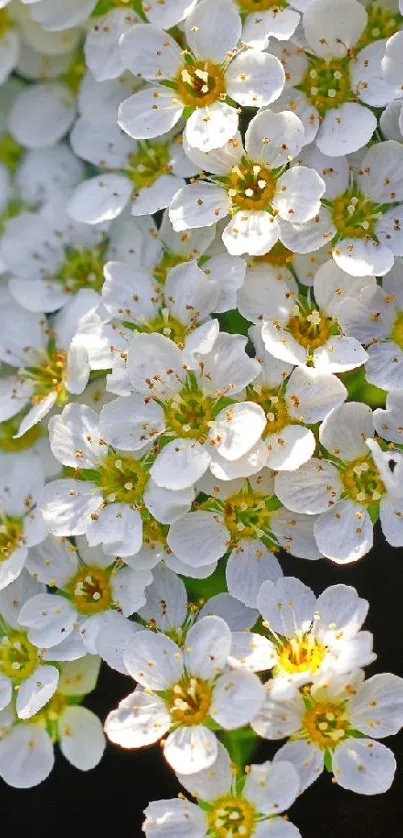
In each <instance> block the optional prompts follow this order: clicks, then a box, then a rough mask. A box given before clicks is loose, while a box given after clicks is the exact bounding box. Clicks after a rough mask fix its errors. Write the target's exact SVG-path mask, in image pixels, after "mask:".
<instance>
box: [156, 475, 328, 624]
mask: <svg viewBox="0 0 403 838" xmlns="http://www.w3.org/2000/svg"><path fill="white" fill-rule="evenodd" d="M197 488H198V489H199V491H201V492H202V493H203V495H204V496H205V497H204V498H203V499H202V500H200V501H198V502H197V508H196V509H195V510H194V511H191V512H188V513H187V514H186V515H183V516H182V517H181V518H179V519H178V520H177V521H176V522H174V523H173V524H171V527H170V529H169V533H168V536H167V543H168V545H169V546H170V547H171V549H172V550H173V552H174V553H175V555H176V556H177V557H178V558H179V559H180V560H181V561H187V562H188V564H192V565H195V566H201V567H203V566H204V565H207V566H208V565H209V564H210V563H211V562H214V564H215V563H216V562H217V561H218V559H219V558H220V557H221V556H223V555H224V554H228V561H227V563H226V571H225V574H226V582H227V587H228V591H229V593H230V594H231V595H232V596H233V597H235V598H236V599H239V600H240V601H241V602H243V603H244V604H245V605H247V606H249V607H252V608H256V601H257V596H258V593H259V590H260V588H261V586H262V584H263V582H265V581H266V580H267V579H270V580H272V581H276V580H277V579H278V578H279V577H280V576H282V571H281V568H280V565H279V563H278V561H277V559H276V558H275V556H274V555H273V554H275V553H276V552H277V551H278V550H279V549H280V547H282V548H283V549H285V550H286V551H287V552H290V553H292V554H294V555H297V556H299V557H303V558H306V559H317V558H319V553H318V550H317V548H316V544H315V539H314V537H313V521H311V520H310V519H309V516H307V515H298V516H294V515H291V516H290V514H289V512H288V510H287V509H285V508H284V507H283V506H282V505H281V503H279V501H278V500H277V498H276V497H275V495H274V481H273V474H272V472H270V470H269V469H264V470H263V471H261V472H259V473H258V474H255V475H254V476H252V477H249V479H248V480H244V479H242V478H239V479H237V480H230V481H226V482H223V481H220V480H217V479H213V478H212V477H211V476H210V477H208V476H206V478H204V479H203V480H202V481H201V482H200V483H199V484H198V487H197Z"/></svg>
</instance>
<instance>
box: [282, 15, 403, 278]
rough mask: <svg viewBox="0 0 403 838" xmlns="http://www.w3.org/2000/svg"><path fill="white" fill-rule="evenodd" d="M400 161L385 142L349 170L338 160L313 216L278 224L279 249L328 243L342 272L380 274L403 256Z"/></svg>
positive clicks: (310, 157)
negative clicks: (316, 211) (299, 220)
mask: <svg viewBox="0 0 403 838" xmlns="http://www.w3.org/2000/svg"><path fill="white" fill-rule="evenodd" d="M351 1H352V0H348V2H351ZM320 2H322V0H320ZM304 157H305V160H306V162H307V164H308V165H311V166H313V167H314V168H317V169H318V171H319V172H321V174H323V173H324V170H325V169H326V168H327V169H328V170H329V169H330V171H332V170H333V165H332V163H333V159H334V158H333V159H332V158H326V157H325V156H324V155H321V154H318V153H316V154H312V153H310V151H309V150H308V152H307V153H306V154H304ZM336 159H337V158H336ZM402 160H403V147H402V145H401V144H400V143H398V142H396V141H395V140H386V141H385V142H381V143H376V144H374V145H372V146H371V147H370V148H369V149H368V151H366V152H365V154H364V156H363V157H361V156H360V160H359V165H358V167H354V168H353V167H352V171H349V169H348V166H347V164H346V161H344V166H343V165H342V166H341V167H340V170H339V172H338V174H337V177H335V178H334V183H332V175H331V176H330V178H329V177H327V178H326V180H327V192H328V195H329V197H328V198H327V196H326V195H325V198H324V200H323V204H324V206H323V207H322V209H321V212H320V214H318V216H317V218H316V219H315V220H314V221H308V222H307V223H305V224H300V225H298V226H297V225H294V227H293V226H292V225H288V227H286V226H285V223H284V222H283V226H282V241H283V243H284V244H285V246H286V247H289V248H290V249H294V250H297V251H301V252H306V251H307V250H308V249H309V250H314V249H315V247H321V246H322V245H323V243H324V239H325V240H329V239H330V240H331V241H332V255H333V258H334V260H335V261H336V263H337V264H338V265H339V267H340V268H341V269H342V270H343V271H346V273H348V274H351V275H352V276H358V277H364V276H367V275H371V276H384V274H386V273H387V272H388V271H389V270H390V268H391V267H392V266H393V263H394V259H395V256H400V255H403V243H402V241H403V240H402V232H401V220H402V203H401V202H402V198H403V188H402V178H401V163H402ZM304 162H305V161H304Z"/></svg>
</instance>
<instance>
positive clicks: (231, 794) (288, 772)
mask: <svg viewBox="0 0 403 838" xmlns="http://www.w3.org/2000/svg"><path fill="white" fill-rule="evenodd" d="M177 776H178V779H179V782H180V783H181V785H182V786H183V787H184V788H185V789H186V791H188V792H189V793H190V794H191V795H192V798H193V799H195V802H194V803H190V802H189V801H188V800H186V798H185V797H183V796H182V795H181V796H180V799H179V800H173V801H169V800H164V801H158V802H156V803H151V804H150V806H149V807H148V809H147V810H146V813H145V814H146V821H145V832H146V835H152V832H151V831H150V832H149V828H150V827H151V826H152V824H153V821H154V817H155V818H158V820H160V819H161V818H162V817H164V813H165V814H166V816H167V817H169V814H168V813H169V812H170V809H171V805H172V810H173V813H174V816H175V821H176V824H177V829H178V835H179V834H180V835H182V834H183V835H184V834H185V830H186V828H188V827H189V824H191V825H193V823H194V824H195V827H196V828H197V833H196V831H195V835H196V834H197V835H199V836H200V838H207V835H208V836H211V838H252V836H255V835H256V836H257V835H258V834H259V835H260V834H261V833H262V830H266V829H267V831H268V834H269V833H270V832H273V834H276V835H278V838H286V836H287V834H288V835H289V834H291V833H290V828H291V829H292V834H293V833H294V827H292V825H290V823H289V822H288V819H287V820H286V819H284V820H283V818H282V817H281V813H283V812H285V811H286V810H287V808H288V807H289V806H291V804H292V803H293V801H294V800H295V798H296V796H297V795H298V791H299V785H298V783H299V778H298V773H297V771H296V769H295V768H294V766H293V765H292V764H291V762H286V761H285V760H284V762H283V761H280V760H277V759H276V761H273V762H270V761H269V760H268V761H267V762H264V763H261V764H260V765H249V766H247V768H246V769H245V771H242V772H239V771H238V772H237V771H236V770H235V766H234V765H233V764H232V763H231V761H230V757H229V754H228V752H227V751H226V749H225V748H224V747H223V746H222V745H219V749H218V756H217V761H216V762H215V764H214V765H213V766H212V767H211V768H209V769H207V770H204V771H201V772H199V773H198V774H197V775H194V774H185V773H179V774H178V775H177ZM196 801H197V802H198V804H199V805H196ZM279 816H280V817H279ZM274 831H275V832H274ZM262 834H263V833H262Z"/></svg>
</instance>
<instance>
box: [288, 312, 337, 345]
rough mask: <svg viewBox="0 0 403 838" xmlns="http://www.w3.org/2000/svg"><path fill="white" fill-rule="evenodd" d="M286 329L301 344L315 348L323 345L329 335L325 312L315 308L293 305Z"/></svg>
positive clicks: (328, 324)
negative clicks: (292, 311)
mask: <svg viewBox="0 0 403 838" xmlns="http://www.w3.org/2000/svg"><path fill="white" fill-rule="evenodd" d="M287 329H288V331H289V332H291V334H292V336H293V337H294V338H295V340H296V341H298V343H299V344H301V346H304V347H305V348H306V349H316V348H317V347H318V346H323V344H324V343H326V341H327V340H328V338H329V335H330V323H329V319H328V318H327V317H326V315H325V314H322V312H321V311H319V310H318V309H316V308H307V309H302V308H299V306H295V309H294V313H293V316H292V317H291V318H290V320H289V321H288V323H287Z"/></svg>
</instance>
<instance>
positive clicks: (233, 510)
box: [224, 491, 271, 540]
mask: <svg viewBox="0 0 403 838" xmlns="http://www.w3.org/2000/svg"><path fill="white" fill-rule="evenodd" d="M267 500H268V498H267V496H266V495H260V494H258V493H257V492H252V491H251V492H248V493H243V492H239V493H237V494H234V495H230V496H229V498H227V500H226V501H225V503H224V522H225V525H226V527H227V529H228V530H229V532H230V533H231V535H232V536H233V538H234V539H235V540H237V539H242V538H261V537H262V536H264V535H265V533H266V532H267V530H268V529H269V526H270V516H271V510H270V509H269V507H268V505H267Z"/></svg>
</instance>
